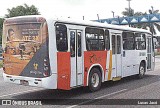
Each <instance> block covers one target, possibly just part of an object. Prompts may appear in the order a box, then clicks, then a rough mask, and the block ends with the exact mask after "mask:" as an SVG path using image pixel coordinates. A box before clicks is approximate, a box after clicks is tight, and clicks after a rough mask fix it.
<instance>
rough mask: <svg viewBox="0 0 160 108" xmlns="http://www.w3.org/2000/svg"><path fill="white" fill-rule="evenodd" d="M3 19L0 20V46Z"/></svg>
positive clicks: (0, 42)
mask: <svg viewBox="0 0 160 108" xmlns="http://www.w3.org/2000/svg"><path fill="white" fill-rule="evenodd" d="M3 21H4V19H3V18H0V44H2V29H3Z"/></svg>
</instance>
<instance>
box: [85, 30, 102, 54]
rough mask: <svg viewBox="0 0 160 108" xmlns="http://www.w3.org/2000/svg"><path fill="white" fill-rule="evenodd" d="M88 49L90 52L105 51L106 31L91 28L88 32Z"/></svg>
mask: <svg viewBox="0 0 160 108" xmlns="http://www.w3.org/2000/svg"><path fill="white" fill-rule="evenodd" d="M85 32H86V48H87V50H90V51H97V50H104V49H105V42H104V30H103V29H97V28H89V27H87V28H86V30H85Z"/></svg>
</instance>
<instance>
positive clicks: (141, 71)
mask: <svg viewBox="0 0 160 108" xmlns="http://www.w3.org/2000/svg"><path fill="white" fill-rule="evenodd" d="M140 74H141V75H144V67H143V66H141V67H140Z"/></svg>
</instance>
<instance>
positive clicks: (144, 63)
mask: <svg viewBox="0 0 160 108" xmlns="http://www.w3.org/2000/svg"><path fill="white" fill-rule="evenodd" d="M141 64H143V65H144V67H145V72H146V70H147V62H146V60H142V61H141V62H140V65H141ZM140 65H139V66H140Z"/></svg>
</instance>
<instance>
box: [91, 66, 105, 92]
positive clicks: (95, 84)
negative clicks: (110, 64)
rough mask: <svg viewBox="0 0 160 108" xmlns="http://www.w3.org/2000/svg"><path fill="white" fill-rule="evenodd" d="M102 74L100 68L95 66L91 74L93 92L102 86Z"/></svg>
mask: <svg viewBox="0 0 160 108" xmlns="http://www.w3.org/2000/svg"><path fill="white" fill-rule="evenodd" d="M101 83H102V76H101V73H100V70H99V69H97V68H93V69H92V70H91V72H90V74H89V84H88V86H89V90H90V91H91V92H94V91H97V90H99V89H100V88H101Z"/></svg>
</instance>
